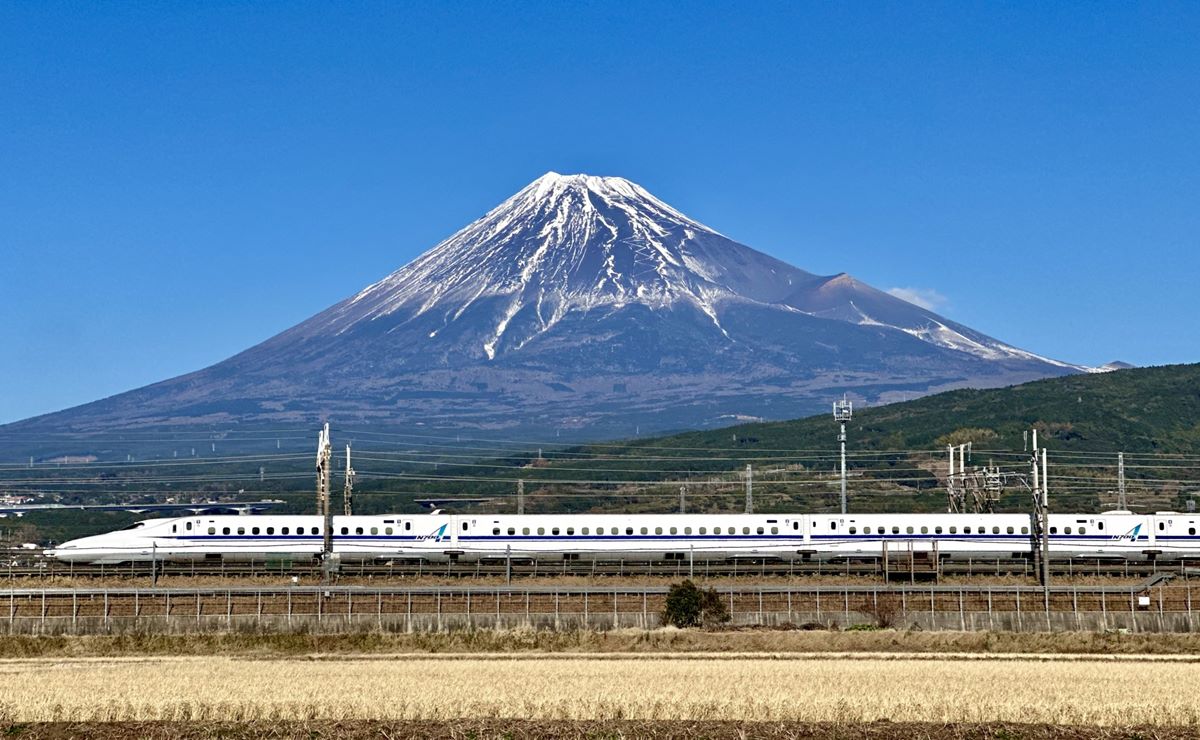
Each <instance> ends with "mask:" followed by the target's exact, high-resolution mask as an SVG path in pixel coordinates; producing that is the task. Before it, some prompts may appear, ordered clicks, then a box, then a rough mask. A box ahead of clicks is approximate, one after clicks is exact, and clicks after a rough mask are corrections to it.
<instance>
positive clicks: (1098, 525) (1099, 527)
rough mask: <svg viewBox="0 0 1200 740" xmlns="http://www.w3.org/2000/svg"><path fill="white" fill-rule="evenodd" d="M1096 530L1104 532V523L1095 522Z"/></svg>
mask: <svg viewBox="0 0 1200 740" xmlns="http://www.w3.org/2000/svg"><path fill="white" fill-rule="evenodd" d="M1096 529H1098V530H1100V531H1101V532H1103V531H1104V522H1096Z"/></svg>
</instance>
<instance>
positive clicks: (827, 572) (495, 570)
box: [0, 558, 1200, 581]
mask: <svg viewBox="0 0 1200 740" xmlns="http://www.w3.org/2000/svg"><path fill="white" fill-rule="evenodd" d="M1050 569H1051V572H1052V574H1054V575H1058V576H1088V575H1094V576H1108V577H1121V578H1145V577H1151V576H1155V575H1158V574H1162V573H1167V574H1188V573H1194V572H1197V571H1198V570H1200V560H1171V561H1137V562H1131V561H1113V560H1106V559H1081V558H1072V559H1061V560H1052V561H1051V568H1050ZM340 573H341V574H342V575H343V576H348V577H361V578H370V577H378V578H423V577H438V578H448V579H457V580H463V581H470V580H474V579H488V580H494V579H497V578H503V579H506V580H521V579H532V578H546V577H559V576H575V577H599V578H622V577H653V578H673V579H680V578H687V577H705V578H708V577H726V578H728V577H733V578H737V577H743V576H744V577H757V578H796V577H806V576H807V577H812V576H833V577H836V576H844V577H847V578H862V577H867V578H870V577H874V578H884V577H885V576H887V577H890V578H892V579H893V580H895V579H901V580H903V579H912V580H918V579H931V578H934V577H936V576H1022V577H1035V576H1036V575H1037V569H1036V565H1035V563H1034V561H1033V560H1032V559H1028V558H994V559H969V560H945V561H943V562H941V563H940V564H939V565H938V568H937V570H930V569H918V568H916V567H913V564H911V563H895V562H892V563H888V564H887V565H886V566H885V564H884V563H883V562H882V561H881V560H879V559H866V560H846V561H836V562H831V561H824V562H822V561H808V562H805V561H779V560H769V559H768V560H762V559H758V560H724V559H723V560H696V561H695V562H692V563H688V562H686V561H680V560H659V561H623V560H610V561H569V560H567V561H564V560H555V561H550V560H543V561H514V562H512V563H511V564H508V563H505V562H494V561H492V562H489V561H483V562H474V563H455V562H450V563H425V562H420V561H395V562H383V563H378V562H360V563H343V564H342V566H341V569H340ZM154 576H159V577H176V578H187V577H196V578H201V577H203V578H212V577H219V578H290V577H293V576H295V577H299V578H302V579H304V580H306V581H308V580H311V579H313V578H319V577H320V576H321V568H320V565H319V564H318V563H316V562H315V561H288V560H277V561H249V562H226V561H199V562H187V563H172V562H167V563H156V564H154V565H153V566H152V565H151V564H150V563H130V564H124V565H94V564H80V563H62V562H58V561H54V560H33V561H26V562H17V563H10V564H8V565H7V566H5V567H3V568H0V578H4V579H7V580H9V581H41V580H47V581H49V580H52V579H61V578H69V579H101V578H103V579H113V578H117V579H123V578H125V579H131V580H137V579H149V578H152V577H154Z"/></svg>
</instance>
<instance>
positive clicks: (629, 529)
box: [625, 527, 633, 534]
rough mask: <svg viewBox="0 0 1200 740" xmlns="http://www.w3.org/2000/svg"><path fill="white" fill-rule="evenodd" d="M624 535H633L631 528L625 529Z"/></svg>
mask: <svg viewBox="0 0 1200 740" xmlns="http://www.w3.org/2000/svg"><path fill="white" fill-rule="evenodd" d="M625 534H633V527H626V528H625Z"/></svg>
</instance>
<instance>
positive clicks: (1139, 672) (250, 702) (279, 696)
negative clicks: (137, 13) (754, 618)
mask: <svg viewBox="0 0 1200 740" xmlns="http://www.w3.org/2000/svg"><path fill="white" fill-rule="evenodd" d="M1198 691H1200V665H1198V664H1196V663H1191V662H1181V661H1161V660H1160V661H1148V660H1147V661H1121V662H1108V661H1099V660H1078V659H1077V660H1073V661H1057V660H1052V659H1046V658H1042V659H1040V660H1029V659H1017V658H1006V659H1002V660H997V659H978V658H977V659H973V660H950V659H929V658H928V657H926V658H924V659H920V660H915V659H907V658H898V657H892V658H890V659H881V658H862V657H860V658H856V659H852V660H851V659H844V658H830V657H826V656H820V657H816V656H804V657H800V656H791V657H788V656H772V657H764V656H711V655H708V656H705V655H687V656H669V655H657V656H640V657H639V656H629V655H608V656H595V655H591V656H588V655H537V656H516V655H504V656H488V657H476V656H462V657H459V658H457V659H449V660H448V659H445V658H444V657H439V656H427V655H425V656H411V655H409V656H377V657H374V658H362V657H359V658H350V657H343V658H337V659H310V658H303V659H279V658H274V659H246V658H235V657H227V656H211V657H143V658H126V659H117V658H73V659H58V660H47V659H37V660H22V659H9V660H5V661H0V722H3V723H6V724H13V723H24V722H126V721H168V722H188V723H196V722H201V723H213V722H256V721H257V722H261V721H308V722H311V721H353V720H409V721H434V722H439V721H440V722H445V721H452V720H462V719H467V720H496V719H504V718H520V719H523V720H533V721H580V720H582V721H601V722H603V721H631V720H632V721H659V722H661V721H672V722H680V721H703V722H713V721H754V722H800V723H823V724H831V725H834V726H846V725H850V724H853V723H863V722H868V723H869V722H876V721H881V720H887V721H890V722H893V723H904V722H917V723H934V724H942V725H948V724H952V723H997V722H1000V723H1033V724H1047V723H1048V724H1055V725H1074V726H1093V727H1111V728H1120V727H1132V726H1143V727H1146V726H1150V727H1153V726H1163V727H1175V728H1179V727H1185V728H1191V729H1193V730H1196V731H1198V732H1200V707H1198V706H1197V705H1195V704H1194V703H1193V702H1191V701H1190V700H1189V699H1188V698H1187V697H1192V696H1195V695H1196V694H1197V692H1198Z"/></svg>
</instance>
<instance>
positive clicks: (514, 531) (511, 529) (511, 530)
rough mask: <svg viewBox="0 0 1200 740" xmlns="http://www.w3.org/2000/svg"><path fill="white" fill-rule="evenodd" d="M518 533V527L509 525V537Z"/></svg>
mask: <svg viewBox="0 0 1200 740" xmlns="http://www.w3.org/2000/svg"><path fill="white" fill-rule="evenodd" d="M516 533H517V528H516V527H509V528H508V536H509V537H511V536H513V535H514V534H516Z"/></svg>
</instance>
